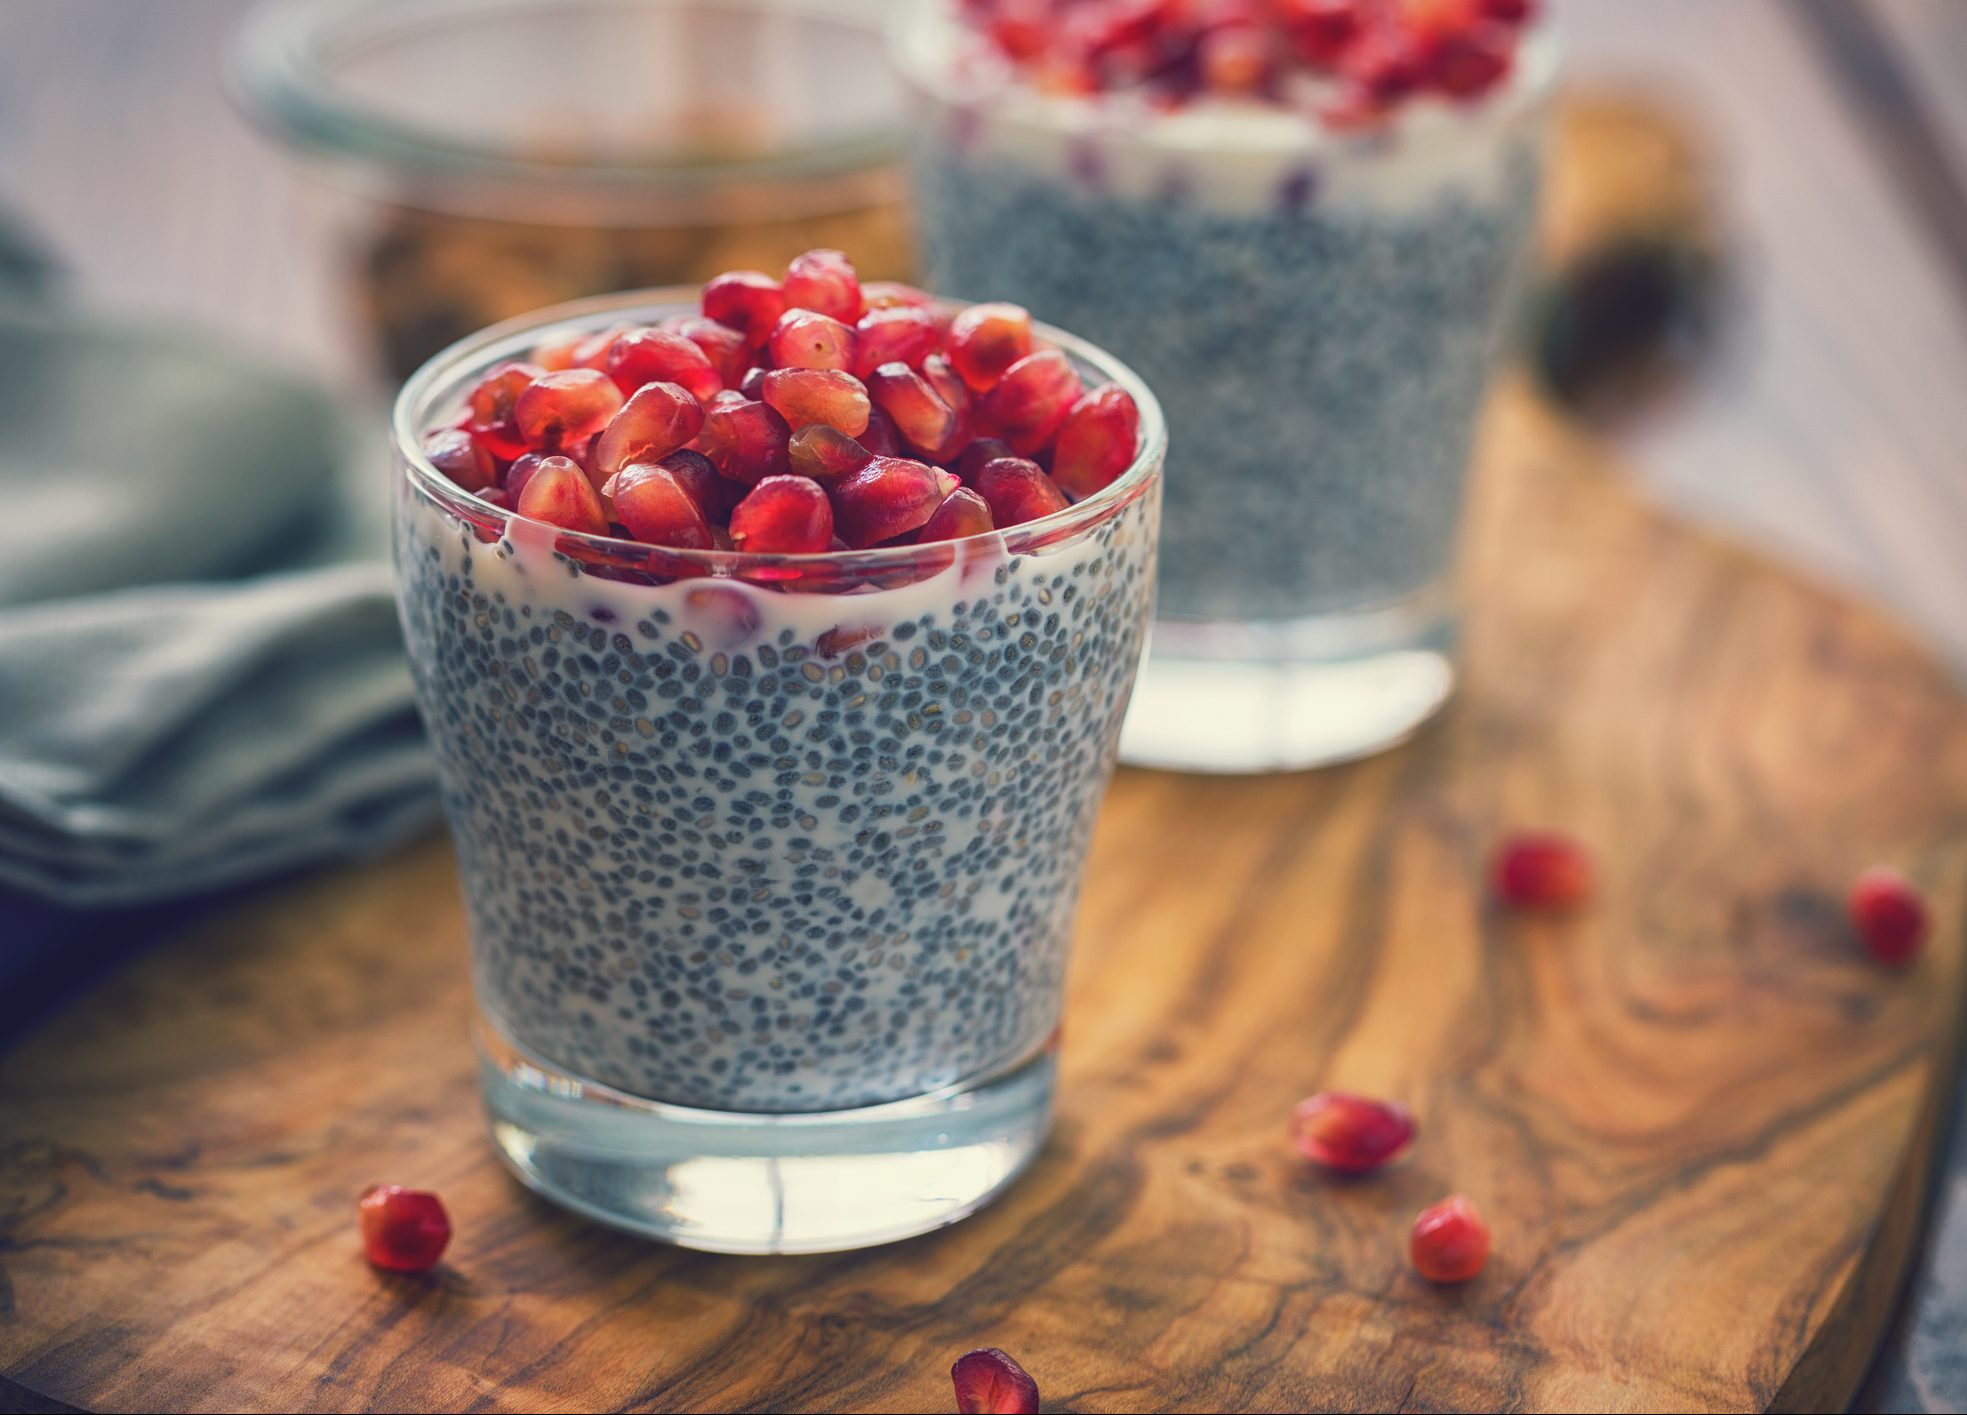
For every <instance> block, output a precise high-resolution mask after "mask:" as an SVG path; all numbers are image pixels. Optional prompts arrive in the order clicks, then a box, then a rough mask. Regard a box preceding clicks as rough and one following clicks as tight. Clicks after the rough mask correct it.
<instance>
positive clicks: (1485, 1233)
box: [1408, 1194, 1489, 1283]
mask: <svg viewBox="0 0 1967 1415" xmlns="http://www.w3.org/2000/svg"><path fill="white" fill-rule="evenodd" d="M1408 1252H1409V1255H1410V1256H1411V1257H1412V1258H1413V1261H1414V1271H1416V1272H1418V1273H1419V1274H1420V1275H1421V1276H1422V1277H1424V1278H1426V1279H1427V1280H1428V1281H1429V1282H1435V1283H1455V1282H1467V1281H1468V1280H1469V1279H1471V1278H1473V1277H1474V1276H1475V1275H1476V1274H1478V1273H1480V1272H1481V1271H1482V1267H1483V1265H1484V1264H1485V1263H1487V1262H1488V1261H1489V1225H1488V1224H1486V1223H1484V1222H1483V1221H1482V1215H1481V1214H1480V1213H1478V1212H1477V1211H1476V1207H1475V1205H1474V1204H1471V1203H1470V1202H1469V1201H1468V1200H1467V1199H1465V1198H1464V1197H1462V1196H1461V1195H1460V1194H1452V1195H1450V1196H1449V1197H1448V1198H1446V1199H1443V1200H1442V1201H1441V1202H1440V1203H1438V1204H1435V1205H1433V1206H1432V1207H1430V1208H1426V1209H1423V1210H1421V1214H1420V1217H1419V1218H1416V1219H1415V1220H1414V1232H1413V1236H1412V1238H1411V1239H1410V1240H1409V1243H1408Z"/></svg>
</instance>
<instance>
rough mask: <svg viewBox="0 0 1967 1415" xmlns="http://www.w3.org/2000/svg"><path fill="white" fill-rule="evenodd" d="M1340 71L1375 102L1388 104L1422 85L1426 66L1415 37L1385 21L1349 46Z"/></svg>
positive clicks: (1340, 62)
mask: <svg viewBox="0 0 1967 1415" xmlns="http://www.w3.org/2000/svg"><path fill="white" fill-rule="evenodd" d="M1339 72H1340V73H1342V74H1343V75H1344V76H1345V77H1346V78H1348V79H1351V80H1352V81H1353V82H1354V83H1356V84H1357V85H1359V87H1360V89H1361V90H1363V91H1364V92H1365V93H1366V95H1367V96H1368V97H1369V98H1371V99H1372V100H1373V101H1374V102H1375V103H1379V104H1388V103H1393V102H1396V101H1398V100H1399V99H1402V98H1405V97H1406V96H1407V95H1408V94H1410V93H1412V92H1413V91H1414V90H1415V89H1417V88H1419V87H1420V85H1421V79H1422V77H1423V66H1422V63H1421V55H1420V51H1419V48H1418V46H1417V45H1416V43H1415V40H1414V37H1413V36H1412V35H1410V34H1408V33H1406V32H1404V31H1402V30H1399V29H1397V28H1395V27H1393V26H1391V25H1382V26H1380V27H1378V28H1375V29H1371V30H1368V31H1367V32H1366V33H1364V34H1362V35H1361V36H1360V37H1359V39H1357V40H1356V41H1355V42H1354V43H1353V44H1351V45H1350V46H1349V47H1348V48H1347V49H1346V51H1345V53H1344V55H1343V56H1342V57H1341V59H1340V61H1339Z"/></svg>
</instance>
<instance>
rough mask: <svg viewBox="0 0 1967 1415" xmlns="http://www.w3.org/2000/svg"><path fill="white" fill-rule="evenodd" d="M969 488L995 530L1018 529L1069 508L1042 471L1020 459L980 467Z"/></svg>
mask: <svg viewBox="0 0 1967 1415" xmlns="http://www.w3.org/2000/svg"><path fill="white" fill-rule="evenodd" d="M971 486H972V489H973V490H975V492H976V493H977V495H979V496H981V497H982V498H983V499H984V504H985V505H987V506H989V507H990V518H991V520H992V521H994V522H996V523H997V525H998V526H999V527H1008V526H1021V525H1023V524H1024V523H1025V522H1026V521H1036V520H1037V519H1038V518H1039V517H1041V516H1049V515H1051V514H1052V513H1053V512H1055V511H1063V510H1065V508H1066V507H1067V506H1069V505H1071V504H1072V503H1071V502H1069V501H1067V500H1066V497H1065V493H1064V492H1062V491H1060V490H1059V488H1058V486H1057V484H1056V483H1055V482H1053V480H1052V479H1051V478H1050V477H1048V476H1046V475H1045V469H1044V468H1043V467H1041V466H1039V465H1038V464H1037V463H1036V462H1028V461H1026V460H1025V459H1024V458H1022V457H999V458H998V459H997V460H996V461H994V462H986V463H984V465H983V466H982V467H981V468H980V469H979V470H978V472H977V475H976V480H975V481H974V482H972V483H971Z"/></svg>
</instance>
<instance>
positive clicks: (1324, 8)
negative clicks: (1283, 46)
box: [1271, 0, 1360, 69]
mask: <svg viewBox="0 0 1967 1415" xmlns="http://www.w3.org/2000/svg"><path fill="white" fill-rule="evenodd" d="M1271 5H1272V7H1273V8H1274V9H1275V10H1276V11H1277V13H1278V17H1279V18H1280V19H1281V20H1282V21H1283V23H1284V32H1285V34H1286V35H1287V36H1288V37H1289V39H1290V43H1291V49H1292V52H1294V53H1295V54H1296V55H1297V56H1298V58H1299V59H1300V60H1301V61H1303V62H1304V63H1306V64H1308V65H1310V66H1311V67H1313V68H1315V69H1328V68H1330V67H1331V66H1332V65H1334V64H1336V63H1337V62H1338V60H1339V57H1340V56H1341V55H1343V54H1344V53H1345V51H1346V47H1347V46H1348V45H1350V44H1351V43H1352V41H1353V40H1354V39H1355V38H1357V37H1358V34H1359V22H1360V15H1359V0H1271Z"/></svg>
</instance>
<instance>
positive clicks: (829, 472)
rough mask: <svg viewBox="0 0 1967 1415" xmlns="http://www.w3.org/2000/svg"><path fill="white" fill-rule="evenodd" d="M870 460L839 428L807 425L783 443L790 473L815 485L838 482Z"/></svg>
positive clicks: (867, 453) (864, 451) (860, 447)
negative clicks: (790, 467) (807, 478)
mask: <svg viewBox="0 0 1967 1415" xmlns="http://www.w3.org/2000/svg"><path fill="white" fill-rule="evenodd" d="M872 456H873V454H872V453H870V452H869V451H868V450H867V449H866V448H865V447H863V446H861V444H860V443H858V442H856V441H855V440H854V439H853V438H851V437H849V436H847V434H846V433H844V432H842V431H840V429H839V428H837V427H828V426H827V425H826V424H825V423H808V424H807V425H806V426H805V427H802V428H799V429H797V430H795V431H794V432H793V434H792V439H791V440H790V441H789V442H787V443H786V459H787V461H789V462H790V463H791V465H792V470H793V471H794V472H795V473H797V474H798V475H799V476H802V477H811V478H812V479H813V480H814V481H817V482H834V481H838V480H839V479H840V478H841V477H844V476H846V475H847V473H849V472H853V471H858V470H860V469H861V468H862V467H865V466H866V465H867V464H868V461H869V459H870V458H871V457H872Z"/></svg>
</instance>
